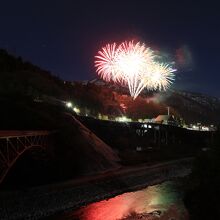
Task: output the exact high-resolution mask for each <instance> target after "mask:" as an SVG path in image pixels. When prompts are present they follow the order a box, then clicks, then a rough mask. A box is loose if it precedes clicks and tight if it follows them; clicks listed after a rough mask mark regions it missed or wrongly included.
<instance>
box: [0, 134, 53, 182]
mask: <svg viewBox="0 0 220 220" xmlns="http://www.w3.org/2000/svg"><path fill="white" fill-rule="evenodd" d="M52 133H54V132H51V131H0V184H1V182H2V181H3V180H4V178H5V176H6V175H7V173H8V171H9V170H10V169H11V167H12V166H13V165H14V163H15V162H16V160H17V159H18V158H19V157H20V156H21V155H22V154H23V153H24V152H25V151H27V150H29V149H31V148H33V147H40V148H46V147H47V146H48V145H49V139H50V138H49V136H50V135H51V134H52Z"/></svg>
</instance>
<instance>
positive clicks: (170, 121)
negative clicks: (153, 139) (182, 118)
mask: <svg viewBox="0 0 220 220" xmlns="http://www.w3.org/2000/svg"><path fill="white" fill-rule="evenodd" d="M154 122H155V123H158V124H165V125H174V126H178V122H177V121H176V120H175V118H174V116H173V115H158V116H157V117H156V118H155V119H154Z"/></svg>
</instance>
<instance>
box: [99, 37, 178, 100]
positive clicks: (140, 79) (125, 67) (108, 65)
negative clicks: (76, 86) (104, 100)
mask: <svg viewBox="0 0 220 220" xmlns="http://www.w3.org/2000/svg"><path fill="white" fill-rule="evenodd" d="M95 58H96V60H95V67H96V68H97V69H96V71H97V73H98V75H99V76H100V77H101V78H102V79H103V80H105V81H112V82H116V83H119V84H121V85H127V86H128V88H129V91H130V94H131V96H132V97H133V99H135V98H136V97H137V96H138V95H139V94H140V92H141V91H142V90H143V89H144V88H147V89H148V90H157V89H158V90H166V89H167V88H169V86H170V85H171V83H172V81H173V80H174V73H173V72H174V71H175V70H174V69H173V68H172V67H171V66H170V65H168V64H164V63H159V62H156V61H155V55H154V52H153V51H152V50H151V49H150V48H147V47H146V46H145V44H141V43H140V42H138V43H134V42H133V41H128V42H127V41H125V42H123V43H122V44H120V45H119V46H117V45H116V44H115V43H114V44H107V45H106V46H105V47H103V48H102V50H101V51H99V52H98V55H97V56H95Z"/></svg>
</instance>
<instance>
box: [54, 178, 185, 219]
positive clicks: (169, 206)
mask: <svg viewBox="0 0 220 220" xmlns="http://www.w3.org/2000/svg"><path fill="white" fill-rule="evenodd" d="M182 198H183V194H182V193H181V192H180V190H179V187H178V184H177V183H176V182H170V181H169V182H164V183H162V184H159V185H155V186H149V187H147V188H145V189H142V190H139V191H136V192H130V193H124V194H122V195H119V196H116V197H114V198H111V199H108V200H103V201H100V202H95V203H92V204H90V205H88V206H85V207H82V208H80V209H79V210H77V211H74V212H71V213H68V214H64V215H62V216H60V217H58V218H56V219H59V220H67V219H68V220H69V219H72V220H121V219H126V220H131V219H132V220H135V219H142V220H143V219H149V220H154V219H155V220H156V219H164V220H165V219H166V220H188V219H189V217H188V212H187V210H186V208H185V206H184V204H183V201H182Z"/></svg>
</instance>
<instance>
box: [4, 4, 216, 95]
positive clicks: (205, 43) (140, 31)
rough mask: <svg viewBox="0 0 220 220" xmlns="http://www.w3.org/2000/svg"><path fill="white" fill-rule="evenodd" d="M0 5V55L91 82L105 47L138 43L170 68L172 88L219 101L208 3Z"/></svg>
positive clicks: (213, 13)
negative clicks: (173, 67) (98, 55)
mask: <svg viewBox="0 0 220 220" xmlns="http://www.w3.org/2000/svg"><path fill="white" fill-rule="evenodd" d="M201 2H203V1H197V3H192V1H189V2H188V3H187V1H173V2H170V1H166V0H163V1H156V0H154V1H148V0H145V1H137V0H136V1H135V0H133V1H129V0H127V1H120V0H118V1H113V0H112V1H104V0H103V1H92V0H90V1H83V0H77V1H76V0H62V1H61V0H60V1H56V0H53V1H49V0H38V1H35V0H19V1H16V0H14V1H10V0H7V1H2V2H1V7H0V18H1V19H0V27H1V29H0V30H1V31H0V48H5V49H7V50H8V51H9V52H10V53H13V54H15V55H17V56H22V57H23V58H24V60H28V61H31V62H32V63H34V64H36V65H38V66H40V67H42V68H43V69H46V70H49V71H51V72H52V73H53V74H55V75H58V76H59V77H60V78H62V79H65V80H89V79H93V78H95V77H96V74H95V69H94V65H93V63H94V56H95V55H96V53H97V51H98V50H99V49H100V48H101V47H102V46H104V45H105V44H106V43H111V42H119V43H120V42H121V41H124V40H132V39H134V40H140V41H142V42H144V43H146V45H148V46H150V47H151V48H152V49H155V50H159V51H161V52H162V53H163V54H164V56H166V57H169V59H170V60H173V61H175V63H176V66H177V67H178V71H177V73H176V82H175V88H177V89H185V90H190V91H198V92H203V93H207V94H209V95H214V96H218V97H220V89H219V82H220V75H219V51H220V41H219V40H220V25H219V23H220V13H219V7H218V5H217V4H216V5H215V4H214V3H212V1H206V3H201Z"/></svg>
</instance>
